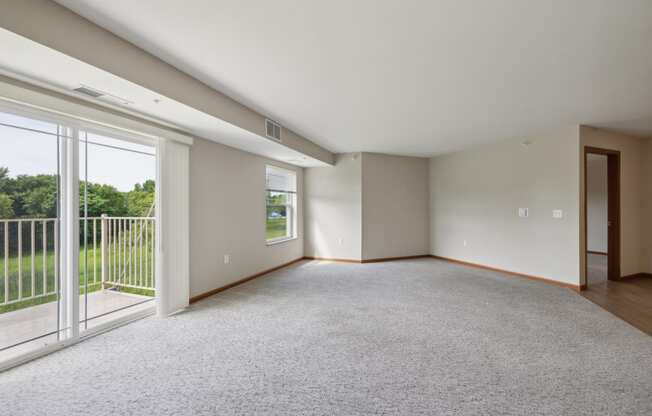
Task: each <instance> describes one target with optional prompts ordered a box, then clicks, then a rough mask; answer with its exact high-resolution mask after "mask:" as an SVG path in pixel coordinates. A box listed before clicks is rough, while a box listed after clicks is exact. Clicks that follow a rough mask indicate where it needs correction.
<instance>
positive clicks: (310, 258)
mask: <svg viewBox="0 0 652 416" xmlns="http://www.w3.org/2000/svg"><path fill="white" fill-rule="evenodd" d="M304 259H305V260H317V261H333V262H337V263H362V260H355V259H336V258H331V257H310V256H305V257H304Z"/></svg>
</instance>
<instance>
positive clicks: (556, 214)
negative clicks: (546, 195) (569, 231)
mask: <svg viewBox="0 0 652 416" xmlns="http://www.w3.org/2000/svg"><path fill="white" fill-rule="evenodd" d="M552 218H555V219H560V218H564V211H562V210H560V209H554V210H552Z"/></svg>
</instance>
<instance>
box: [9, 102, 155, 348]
mask: <svg viewBox="0 0 652 416" xmlns="http://www.w3.org/2000/svg"><path fill="white" fill-rule="evenodd" d="M109 136H111V137H109ZM73 145H74V146H78V155H77V159H76V160H77V161H78V162H77V163H78V166H79V177H78V180H79V181H78V184H79V221H80V224H79V237H78V238H79V250H78V253H77V254H78V258H79V272H78V279H79V292H78V294H77V295H79V298H78V307H79V320H78V322H79V325H80V331H83V330H85V329H88V328H90V327H92V326H95V325H98V324H101V323H105V322H107V321H109V320H112V319H115V318H116V317H117V316H119V314H120V313H124V311H127V310H128V309H129V310H131V311H133V310H134V309H133V308H138V307H144V306H145V305H146V304H144V302H147V301H150V300H152V299H153V296H154V284H155V279H154V231H155V223H154V215H155V206H154V201H155V182H154V180H155V167H156V155H155V148H153V147H151V146H146V145H143V144H139V143H135V142H133V141H131V140H122V139H118V138H117V137H113V135H107V134H101V135H100V134H95V133H91V132H90V131H86V130H83V129H74V128H72V127H67V126H65V125H61V124H56V123H50V122H45V121H40V120H37V119H33V118H28V117H22V116H18V115H14V114H8V113H2V112H0V360H1V359H3V358H5V357H3V354H4V355H7V354H10V353H11V354H15V353H24V352H29V351H30V350H34V349H38V348H41V347H43V346H44V345H47V344H49V343H52V342H56V341H57V340H60V339H61V333H62V331H64V330H68V329H69V327H67V328H66V327H64V324H62V319H63V318H62V314H61V310H62V307H63V305H62V304H61V302H62V297H64V296H65V295H64V294H63V291H62V290H61V288H62V286H63V287H65V285H66V283H65V282H64V281H63V280H62V279H64V276H62V261H63V257H62V256H63V253H62V233H63V224H62V223H61V222H62V218H63V217H62V208H61V205H62V200H63V198H62V196H64V195H65V193H66V192H69V191H68V189H69V188H68V187H69V186H70V185H69V184H70V183H71V181H65V180H64V178H65V175H64V166H65V163H66V162H65V157H64V155H65V154H66V153H65V152H64V150H63V149H65V148H66V147H68V148H69V147H70V146H73ZM67 155H68V156H67V157H70V155H71V153H70V152H68V153H67ZM72 182H74V181H72ZM141 305H142V306H141ZM69 324H70V323H68V325H69Z"/></svg>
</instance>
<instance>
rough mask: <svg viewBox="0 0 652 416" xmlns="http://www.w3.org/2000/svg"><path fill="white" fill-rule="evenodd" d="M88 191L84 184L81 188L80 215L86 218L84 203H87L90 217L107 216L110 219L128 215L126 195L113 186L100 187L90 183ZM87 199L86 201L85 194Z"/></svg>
mask: <svg viewBox="0 0 652 416" xmlns="http://www.w3.org/2000/svg"><path fill="white" fill-rule="evenodd" d="M86 186H87V189H84V184H81V185H80V187H79V201H80V204H79V205H80V206H79V208H80V211H81V212H80V215H81V216H84V202H86V205H87V209H88V216H89V217H99V216H101V215H102V214H106V215H108V216H110V217H121V216H125V215H128V210H127V198H126V197H125V194H124V193H122V192H120V191H118V190H117V189H116V188H115V187H113V186H111V185H100V184H97V183H92V182H89V183H88V184H87V185H86ZM85 192H86V195H87V198H86V200H84V193H85Z"/></svg>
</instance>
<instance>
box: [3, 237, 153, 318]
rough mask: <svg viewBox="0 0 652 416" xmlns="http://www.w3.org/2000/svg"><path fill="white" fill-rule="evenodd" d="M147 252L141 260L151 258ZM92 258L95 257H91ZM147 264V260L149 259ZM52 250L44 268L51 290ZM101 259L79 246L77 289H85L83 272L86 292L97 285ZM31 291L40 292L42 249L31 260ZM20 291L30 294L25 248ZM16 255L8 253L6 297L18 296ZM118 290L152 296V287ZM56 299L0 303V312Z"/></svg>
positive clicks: (92, 251) (39, 293) (26, 294)
mask: <svg viewBox="0 0 652 416" xmlns="http://www.w3.org/2000/svg"><path fill="white" fill-rule="evenodd" d="M145 252H147V253H148V254H147V256H144V259H143V260H144V261H145V260H147V261H151V255H150V254H149V250H145ZM86 255H88V270H85V267H84V264H85V259H86ZM94 260H95V261H94ZM150 264H151V263H150ZM54 268H55V263H54V251H52V250H50V251H48V253H47V257H46V270H47V279H46V284H47V291H52V290H54V288H55V278H54ZM4 270H5V265H4V256H0V302H4V297H5V287H4V286H5V279H4ZM101 273H102V272H101V260H100V251H99V249H98V250H94V249H93V248H88V249H84V248H82V249H81V251H80V254H79V286H80V287H79V293H80V294H83V293H85V292H84V290H85V287H86V276H88V293H91V292H94V291H97V290H100V289H101V276H102V274H101ZM34 275H35V276H34V277H35V279H34V292H35V295H36V296H39V295H42V294H43V252H42V251H40V252H37V253H36V256H35V264H34ZM22 283H23V284H22V292H23V297H27V296H31V293H32V271H31V255H30V253H29V252H27V253H23V258H22ZM18 289H19V288H18V256H12V257H9V299H10V300H14V299H18ZM121 290H122V291H124V292H127V293H134V294H139V295H145V296H154V291H153V290H143V289H132V288H121ZM55 300H56V295H49V296H40V297H36V298H33V299H29V300H26V301H22V302H16V303H12V304H10V305H3V306H0V314H1V313H5V312H10V311H14V310H18V309H22V308H26V307H29V306H34V305H39V304H42V303H47V302H52V301H55Z"/></svg>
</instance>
